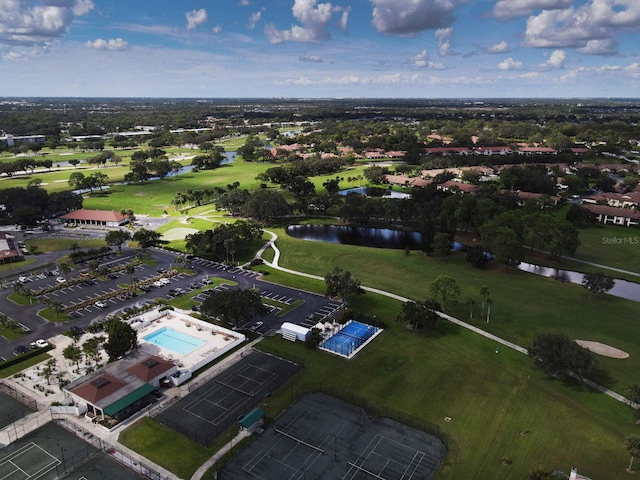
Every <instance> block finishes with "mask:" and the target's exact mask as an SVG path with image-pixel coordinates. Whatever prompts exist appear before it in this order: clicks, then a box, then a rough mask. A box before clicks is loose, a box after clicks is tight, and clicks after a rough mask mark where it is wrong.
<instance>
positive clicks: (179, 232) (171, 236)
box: [162, 228, 199, 240]
mask: <svg viewBox="0 0 640 480" xmlns="http://www.w3.org/2000/svg"><path fill="white" fill-rule="evenodd" d="M198 231H199V230H196V229H195V228H172V229H171V230H168V231H166V232H164V233H163V234H162V238H163V239H164V240H184V237H186V236H187V235H190V234H192V233H197V232H198Z"/></svg>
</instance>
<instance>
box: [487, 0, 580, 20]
mask: <svg viewBox="0 0 640 480" xmlns="http://www.w3.org/2000/svg"><path fill="white" fill-rule="evenodd" d="M572 3H573V0H498V1H497V2H496V4H495V6H494V7H493V14H494V15H495V16H496V17H498V18H503V19H506V18H513V17H522V16H528V15H531V14H532V13H533V11H534V10H556V9H561V8H568V7H570V6H571V5H572Z"/></svg>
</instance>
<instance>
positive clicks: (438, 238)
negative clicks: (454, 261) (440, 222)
mask: <svg viewBox="0 0 640 480" xmlns="http://www.w3.org/2000/svg"><path fill="white" fill-rule="evenodd" d="M431 245H432V248H433V254H434V255H435V256H436V257H446V256H447V255H449V253H451V239H450V238H449V234H448V233H442V232H441V233H436V235H435V237H433V242H432V244H431Z"/></svg>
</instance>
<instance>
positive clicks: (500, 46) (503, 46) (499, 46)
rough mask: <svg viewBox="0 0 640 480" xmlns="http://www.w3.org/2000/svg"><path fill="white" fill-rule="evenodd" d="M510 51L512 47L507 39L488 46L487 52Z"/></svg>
mask: <svg viewBox="0 0 640 480" xmlns="http://www.w3.org/2000/svg"><path fill="white" fill-rule="evenodd" d="M510 51H511V48H509V44H508V43H507V42H506V41H505V40H502V41H501V42H498V43H494V44H493V45H489V47H487V53H509V52H510Z"/></svg>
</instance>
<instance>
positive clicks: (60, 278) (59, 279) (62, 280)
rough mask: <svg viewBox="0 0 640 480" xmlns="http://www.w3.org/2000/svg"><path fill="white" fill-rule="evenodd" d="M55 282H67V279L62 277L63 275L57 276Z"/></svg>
mask: <svg viewBox="0 0 640 480" xmlns="http://www.w3.org/2000/svg"><path fill="white" fill-rule="evenodd" d="M56 282H58V283H67V279H66V278H63V277H58V278H56Z"/></svg>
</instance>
